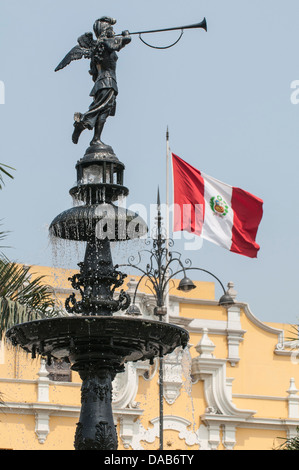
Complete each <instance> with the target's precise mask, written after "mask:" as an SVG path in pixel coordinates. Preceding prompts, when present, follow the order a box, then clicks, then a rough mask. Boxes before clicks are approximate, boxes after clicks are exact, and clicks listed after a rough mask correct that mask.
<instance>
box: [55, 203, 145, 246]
mask: <svg viewBox="0 0 299 470" xmlns="http://www.w3.org/2000/svg"><path fill="white" fill-rule="evenodd" d="M147 230H148V229H147V225H146V223H145V222H144V220H143V219H142V218H141V217H140V216H139V215H138V214H136V213H135V212H132V211H130V210H128V209H124V208H123V207H119V206H115V205H114V204H112V203H109V204H105V203H101V204H93V205H91V206H89V205H84V206H75V207H72V208H71V209H68V210H66V211H64V212H62V213H61V214H59V215H58V216H57V217H55V219H54V220H53V222H52V223H51V225H50V229H49V231H50V234H51V235H53V236H55V237H58V238H63V239H66V240H77V241H88V240H89V239H90V238H95V237H96V238H98V239H104V238H108V239H109V240H110V241H121V240H133V239H135V238H140V237H142V236H144V235H145V234H146V233H147Z"/></svg>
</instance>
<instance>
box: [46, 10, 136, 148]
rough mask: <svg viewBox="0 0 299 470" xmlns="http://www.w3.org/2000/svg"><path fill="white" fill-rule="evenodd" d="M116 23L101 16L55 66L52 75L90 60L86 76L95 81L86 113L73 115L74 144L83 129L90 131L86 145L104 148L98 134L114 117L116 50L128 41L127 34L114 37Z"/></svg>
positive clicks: (123, 33)
mask: <svg viewBox="0 0 299 470" xmlns="http://www.w3.org/2000/svg"><path fill="white" fill-rule="evenodd" d="M115 23H116V20H115V19H113V18H109V17H106V16H105V17H102V18H100V19H98V20H96V21H95V23H94V25H93V30H94V33H95V36H96V39H94V38H93V34H92V33H85V34H83V35H82V36H80V37H79V38H78V44H77V45H76V46H75V47H73V49H71V50H70V52H69V53H68V54H67V55H66V56H65V58H64V59H63V60H62V61H61V62H60V64H59V65H58V66H57V67H56V69H55V72H57V71H58V70H61V69H63V68H64V67H66V66H67V65H69V64H70V63H71V62H72V61H73V60H78V59H82V58H83V57H84V58H86V59H90V70H89V73H90V74H91V76H92V79H93V81H94V82H95V84H94V87H93V88H92V90H91V92H90V96H92V98H93V102H92V103H91V105H90V107H89V109H88V111H87V112H86V113H84V114H81V113H75V116H74V121H75V122H74V132H73V135H72V140H73V142H74V143H75V144H77V143H78V140H79V137H80V134H81V132H82V131H83V130H84V129H94V137H93V139H92V141H91V142H90V145H96V146H99V147H103V146H105V144H104V143H103V142H102V141H101V134H102V130H103V127H104V125H105V122H106V120H107V118H108V116H114V115H115V109H116V96H117V94H118V89H117V82H116V62H117V59H118V57H117V54H116V52H117V51H120V50H121V49H122V48H123V47H124V46H125V45H126V44H129V43H130V42H131V37H130V33H129V31H123V32H122V34H121V35H120V36H117V37H116V36H115V33H114V31H113V27H112V25H114V24H115Z"/></svg>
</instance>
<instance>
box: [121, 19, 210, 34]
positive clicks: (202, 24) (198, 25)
mask: <svg viewBox="0 0 299 470" xmlns="http://www.w3.org/2000/svg"><path fill="white" fill-rule="evenodd" d="M195 28H201V29H204V30H205V31H207V30H208V28H207V21H206V19H205V18H204V19H203V20H202V21H201V22H200V23H195V24H190V25H187V26H176V27H174V28H165V29H152V30H149V31H134V32H133V33H131V32H129V34H130V35H131V36H132V35H133V34H139V35H140V34H148V33H162V32H164V31H175V30H177V29H181V30H182V31H183V30H184V29H195ZM121 35H122V34H116V36H121Z"/></svg>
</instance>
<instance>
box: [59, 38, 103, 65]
mask: <svg viewBox="0 0 299 470" xmlns="http://www.w3.org/2000/svg"><path fill="white" fill-rule="evenodd" d="M95 45H96V41H95V40H94V39H93V36H92V33H85V34H83V35H82V36H80V37H79V38H78V44H77V45H76V46H75V47H73V49H71V50H70V52H68V53H67V55H66V56H65V57H64V59H62V61H61V62H60V64H58V65H57V67H56V69H55V72H57V71H58V70H61V69H63V68H64V67H66V66H67V65H69V64H70V63H71V62H72V61H73V60H79V59H82V57H84V58H85V59H90V58H91V53H92V50H93V48H94V47H95Z"/></svg>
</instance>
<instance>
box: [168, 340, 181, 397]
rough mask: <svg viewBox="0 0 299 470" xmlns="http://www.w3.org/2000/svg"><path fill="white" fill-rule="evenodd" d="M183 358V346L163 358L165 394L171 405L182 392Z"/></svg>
mask: <svg viewBox="0 0 299 470" xmlns="http://www.w3.org/2000/svg"><path fill="white" fill-rule="evenodd" d="M182 358H183V351H182V348H177V349H175V350H174V351H173V352H172V353H171V354H168V355H167V356H165V357H164V359H163V396H164V398H165V400H166V402H167V403H168V404H169V405H173V403H174V402H175V400H176V399H177V398H178V396H179V395H180V393H181V388H182V384H183V379H182V374H183V368H182Z"/></svg>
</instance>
